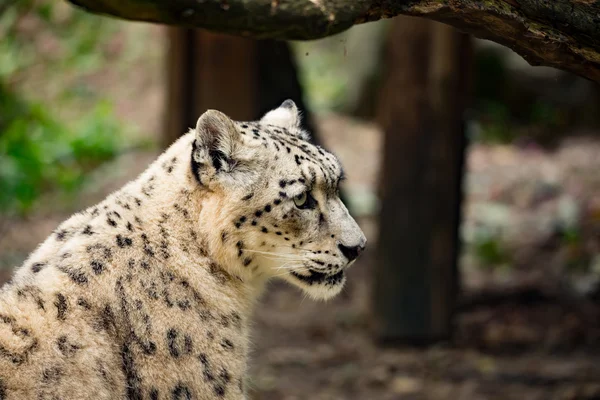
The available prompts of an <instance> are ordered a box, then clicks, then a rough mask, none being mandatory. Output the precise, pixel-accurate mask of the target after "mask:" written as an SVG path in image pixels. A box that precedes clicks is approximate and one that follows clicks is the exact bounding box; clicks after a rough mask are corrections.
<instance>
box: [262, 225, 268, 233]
mask: <svg viewBox="0 0 600 400" xmlns="http://www.w3.org/2000/svg"><path fill="white" fill-rule="evenodd" d="M260 230H261V232H263V233H268V232H269V230H268V229H267V228H265V227H264V226H263V227H261V228H260Z"/></svg>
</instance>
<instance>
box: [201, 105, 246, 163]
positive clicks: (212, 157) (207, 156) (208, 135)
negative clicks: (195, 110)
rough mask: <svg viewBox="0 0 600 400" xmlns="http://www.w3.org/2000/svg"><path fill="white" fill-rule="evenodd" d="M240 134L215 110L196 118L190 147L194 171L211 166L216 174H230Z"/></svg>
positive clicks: (230, 122) (231, 122) (223, 115)
mask: <svg viewBox="0 0 600 400" xmlns="http://www.w3.org/2000/svg"><path fill="white" fill-rule="evenodd" d="M240 140H241V139H240V133H239V131H238V130H237V129H236V127H235V125H234V123H233V121H232V120H231V119H230V118H229V117H228V116H227V115H225V114H223V113H222V112H220V111H216V110H208V111H206V112H205V113H204V114H202V115H201V116H200V118H198V122H197V123H196V129H195V139H194V143H193V146H192V165H193V166H194V165H195V169H196V170H197V169H200V168H205V167H208V166H212V167H213V168H214V169H215V170H216V172H222V171H224V172H231V170H232V169H233V167H234V165H235V161H234V159H235V153H236V149H237V148H238V146H239V144H240Z"/></svg>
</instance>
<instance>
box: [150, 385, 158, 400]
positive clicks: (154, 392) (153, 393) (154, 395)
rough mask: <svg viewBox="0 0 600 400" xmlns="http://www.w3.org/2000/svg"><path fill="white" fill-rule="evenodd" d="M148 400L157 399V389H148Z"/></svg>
mask: <svg viewBox="0 0 600 400" xmlns="http://www.w3.org/2000/svg"><path fill="white" fill-rule="evenodd" d="M150 400H158V389H156V388H152V389H150Z"/></svg>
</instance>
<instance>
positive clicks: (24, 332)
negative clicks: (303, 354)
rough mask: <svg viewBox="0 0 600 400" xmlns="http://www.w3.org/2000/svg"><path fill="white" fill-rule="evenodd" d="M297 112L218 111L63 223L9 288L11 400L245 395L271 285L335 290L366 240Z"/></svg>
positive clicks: (327, 159) (4, 352)
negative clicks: (245, 116) (250, 115)
mask: <svg viewBox="0 0 600 400" xmlns="http://www.w3.org/2000/svg"><path fill="white" fill-rule="evenodd" d="M307 139H308V138H307V135H306V134H305V133H304V132H303V131H302V130H301V129H300V127H299V115H298V111H297V109H296V106H295V105H294V103H293V102H291V101H286V102H284V103H283V104H282V105H281V107H279V108H278V109H275V110H273V111H271V112H269V113H268V114H267V115H265V117H263V119H262V120H260V121H257V122H235V121H232V120H231V119H229V118H228V117H227V116H225V115H224V114H222V113H220V112H218V111H213V110H211V111H207V112H206V113H205V114H203V115H202V116H201V117H200V119H199V120H198V124H197V126H196V128H195V129H193V130H191V131H190V132H189V133H188V134H186V135H184V136H182V137H181V138H180V139H179V140H178V141H176V142H175V143H174V144H173V145H172V146H171V147H170V148H169V149H168V150H167V151H165V153H163V154H162V155H161V156H160V157H159V158H158V160H156V161H155V162H154V163H153V164H152V165H150V167H149V168H148V169H147V170H146V171H145V172H144V173H143V174H142V175H141V176H139V177H138V178H137V179H136V180H134V181H132V182H130V183H129V184H127V185H126V186H125V187H123V188H122V189H121V190H119V191H117V192H116V193H114V194H112V195H110V196H109V197H108V198H107V199H106V200H104V201H103V202H101V203H100V204H98V205H96V206H93V207H91V208H89V209H87V210H85V211H83V212H81V213H79V214H76V215H74V216H72V217H71V218H70V219H68V220H67V221H65V222H64V223H63V224H62V225H60V226H59V227H58V228H57V229H56V230H55V231H54V233H53V234H52V235H51V236H50V237H48V239H47V240H46V241H45V242H44V243H42V244H41V245H40V246H39V248H38V249H37V250H36V251H34V252H33V253H32V254H31V255H30V257H29V258H28V260H27V261H26V262H25V263H24V264H23V266H22V267H20V268H19V269H18V270H17V272H16V274H15V276H14V277H13V279H12V281H11V282H10V283H9V284H7V285H5V286H4V287H3V288H2V290H1V291H0V399H1V400H4V399H7V400H17V399H19V400H22V399H52V400H55V399H237V400H240V399H244V398H245V385H244V379H245V375H246V369H247V353H248V347H249V320H250V317H251V314H252V309H253V307H254V304H255V302H256V300H257V298H258V296H259V295H260V293H261V292H262V290H263V287H264V285H265V282H266V281H267V280H268V279H270V278H273V277H278V278H282V279H285V280H287V281H288V282H290V283H291V284H293V285H296V286H298V287H300V288H301V289H302V290H303V291H305V292H306V293H307V294H308V295H310V296H311V297H314V298H318V299H326V298H329V297H332V296H334V295H335V294H337V293H339V291H340V290H341V288H342V286H343V284H344V282H345V275H344V270H345V268H346V267H347V266H348V265H349V264H351V263H352V262H353V261H354V259H355V258H356V257H357V256H358V254H359V253H360V252H361V251H362V249H363V248H364V246H365V243H366V240H365V237H364V235H363V233H362V231H361V230H360V228H359V227H358V225H357V224H356V222H355V221H354V220H353V219H352V217H351V216H350V215H349V214H348V211H347V210H346V208H345V207H344V205H343V204H342V202H341V201H340V199H339V197H338V185H339V182H340V179H341V178H342V170H341V167H340V164H339V162H338V161H337V159H336V158H335V157H334V156H333V155H332V154H330V153H328V152H326V151H325V150H323V149H322V148H320V147H317V146H314V145H312V144H311V143H309V142H308V141H307Z"/></svg>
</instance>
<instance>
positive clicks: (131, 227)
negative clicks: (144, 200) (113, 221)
mask: <svg viewBox="0 0 600 400" xmlns="http://www.w3.org/2000/svg"><path fill="white" fill-rule="evenodd" d="M127 230H128V231H130V232H133V225H132V224H131V222H127Z"/></svg>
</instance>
